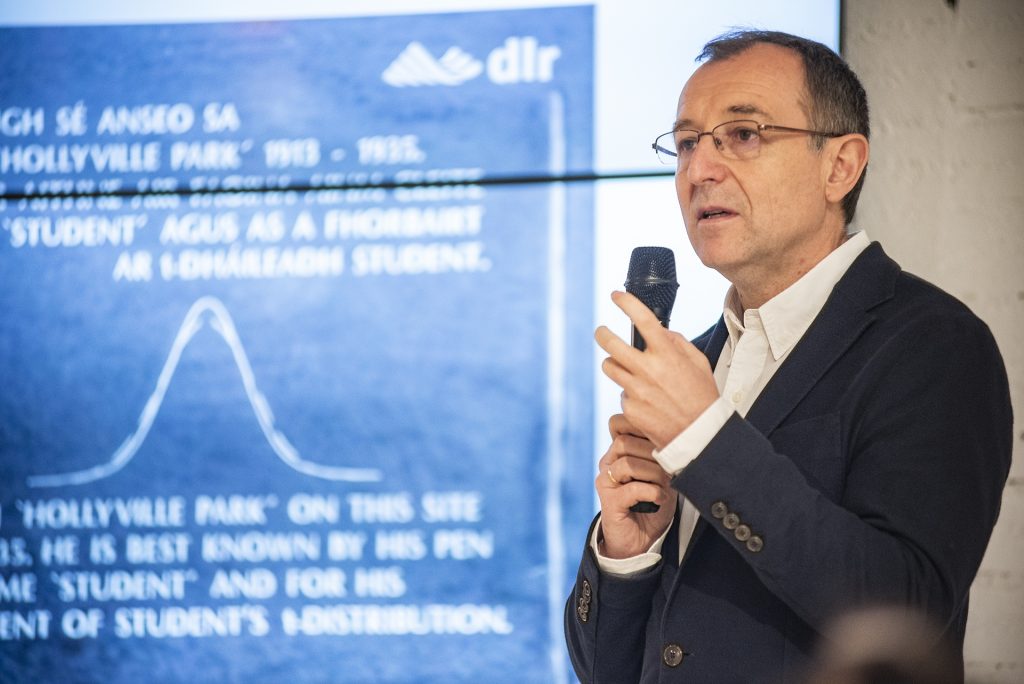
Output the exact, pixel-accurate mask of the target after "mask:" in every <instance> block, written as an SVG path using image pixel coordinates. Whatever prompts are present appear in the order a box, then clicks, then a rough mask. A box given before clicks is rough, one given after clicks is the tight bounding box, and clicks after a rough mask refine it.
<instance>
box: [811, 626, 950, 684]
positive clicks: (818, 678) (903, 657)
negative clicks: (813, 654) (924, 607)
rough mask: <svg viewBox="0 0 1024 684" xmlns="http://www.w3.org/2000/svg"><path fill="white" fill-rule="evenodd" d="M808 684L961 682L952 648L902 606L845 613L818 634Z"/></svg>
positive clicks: (931, 627)
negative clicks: (816, 648) (819, 639)
mask: <svg viewBox="0 0 1024 684" xmlns="http://www.w3.org/2000/svg"><path fill="white" fill-rule="evenodd" d="M823 637H824V638H823V639H822V642H821V645H820V647H819V652H818V655H817V658H816V660H815V665H814V667H813V668H812V672H811V676H810V677H809V678H808V680H807V683H808V684H947V683H948V684H952V683H954V682H961V681H962V679H961V674H960V673H961V670H960V667H959V665H958V661H957V659H956V657H955V656H956V653H955V651H954V650H953V649H952V648H951V647H950V646H949V645H948V644H947V643H946V642H945V641H944V640H943V639H942V636H941V631H940V630H939V628H938V627H937V626H936V625H934V624H933V623H932V622H931V621H930V620H928V619H927V618H925V617H924V616H923V615H921V614H919V613H916V612H913V611H910V610H908V609H904V608H890V607H878V608H866V609H861V610H857V611H853V612H850V613H846V614H844V615H842V616H841V617H839V618H838V619H837V620H835V621H834V622H833V623H832V626H831V627H830V628H829V629H828V630H826V631H825V633H824V635H823Z"/></svg>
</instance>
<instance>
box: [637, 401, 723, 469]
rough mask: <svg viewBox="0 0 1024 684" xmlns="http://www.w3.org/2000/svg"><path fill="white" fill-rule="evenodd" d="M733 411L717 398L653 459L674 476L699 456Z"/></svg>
mask: <svg viewBox="0 0 1024 684" xmlns="http://www.w3.org/2000/svg"><path fill="white" fill-rule="evenodd" d="M733 411H734V409H733V408H732V406H730V405H729V402H727V401H726V400H725V399H722V398H721V397H719V398H718V399H717V400H715V402H714V403H713V404H711V406H708V407H707V408H706V409H704V413H702V414H700V415H699V416H697V420H695V421H693V422H692V423H690V426H689V427H688V428H686V429H685V430H683V431H682V432H680V433H679V434H678V435H676V438H675V439H673V440H672V441H671V442H669V443H668V444H666V445H665V448H664V449H662V450H661V451H658V450H657V449H655V450H654V459H655V460H656V461H657V462H658V463H660V464H661V467H662V468H664V469H665V472H667V473H668V474H669V475H676V474H677V473H678V472H679V471H680V470H682V469H683V468H685V467H686V466H688V465H690V463H691V462H692V461H693V459H695V458H697V457H698V456H700V453H701V452H702V451H704V449H705V448H706V447H707V445H708V444H710V443H711V440H712V439H714V438H715V435H717V434H718V432H719V431H720V430H721V429H722V427H724V426H725V422H726V421H727V420H729V417H730V416H732V414H733Z"/></svg>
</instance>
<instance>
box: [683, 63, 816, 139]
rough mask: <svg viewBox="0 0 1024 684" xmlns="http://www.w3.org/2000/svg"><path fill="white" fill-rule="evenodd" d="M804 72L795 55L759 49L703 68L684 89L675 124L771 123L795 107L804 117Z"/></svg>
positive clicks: (704, 65) (688, 81) (700, 68)
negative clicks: (717, 120)
mask: <svg viewBox="0 0 1024 684" xmlns="http://www.w3.org/2000/svg"><path fill="white" fill-rule="evenodd" d="M804 92H805V83H804V67H803V61H802V59H801V58H800V56H799V55H798V54H797V53H796V52H794V51H793V50H789V49H787V48H783V47H780V46H777V45H767V44H759V45H755V46H753V47H751V48H748V49H747V50H744V51H743V52H741V53H739V54H737V55H734V56H731V57H728V58H725V59H721V60H716V61H713V62H707V63H705V64H702V65H701V66H700V67H699V68H698V69H697V70H696V71H695V72H694V73H693V75H692V76H690V78H689V80H687V82H686V85H685V86H684V87H683V90H682V92H681V93H680V95H679V102H678V107H677V113H678V117H679V119H678V122H677V123H685V124H694V123H697V124H706V123H708V122H706V121H703V122H702V121H698V119H701V118H705V117H712V118H713V117H721V116H738V117H740V118H742V116H750V117H752V118H755V119H758V118H763V119H771V118H774V117H775V116H776V115H778V114H781V113H782V112H783V111H785V110H788V109H789V108H791V107H793V106H797V107H799V108H800V110H801V112H802V111H803V104H802V103H803V100H804V99H805V98H804Z"/></svg>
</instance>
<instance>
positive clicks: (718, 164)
mask: <svg viewBox="0 0 1024 684" xmlns="http://www.w3.org/2000/svg"><path fill="white" fill-rule="evenodd" d="M705 136H707V138H708V142H707V143H704V140H703V138H704V137H705ZM724 161H725V158H724V157H723V156H722V150H721V148H720V147H719V146H718V142H717V141H716V140H715V136H714V135H712V133H711V132H710V131H708V132H706V133H701V134H700V136H699V137H698V138H697V145H696V147H694V148H693V152H691V153H690V159H689V161H688V162H687V165H686V177H687V180H689V181H690V182H691V183H693V184H694V185H698V184H700V183H705V182H707V181H718V180H721V179H722V178H723V176H724V172H725V164H724Z"/></svg>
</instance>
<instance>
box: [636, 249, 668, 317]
mask: <svg viewBox="0 0 1024 684" xmlns="http://www.w3.org/2000/svg"><path fill="white" fill-rule="evenodd" d="M678 288H679V283H678V282H676V257H675V254H673V253H672V250H671V249H669V248H668V247H637V248H635V249H634V250H633V253H632V254H631V255H630V257H629V272H628V273H627V274H626V292H628V293H630V294H631V295H634V296H636V298H637V299H639V300H640V301H641V302H643V303H644V304H646V305H647V308H648V309H650V310H651V311H653V312H654V313H655V315H657V316H658V318H660V319H661V320H662V321H663V322H665V321H668V318H669V314H670V313H671V312H672V305H673V304H674V303H675V301H676V290H677V289H678Z"/></svg>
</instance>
